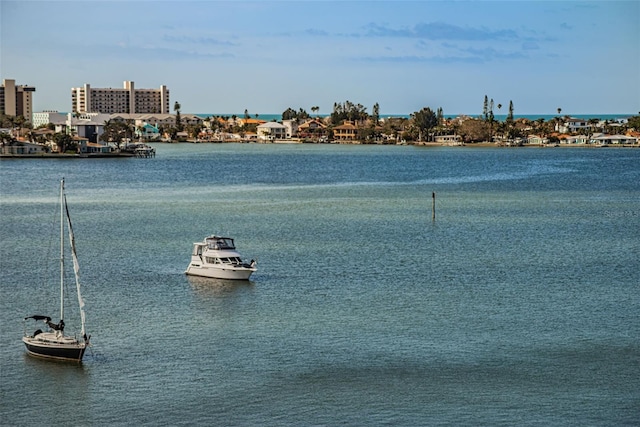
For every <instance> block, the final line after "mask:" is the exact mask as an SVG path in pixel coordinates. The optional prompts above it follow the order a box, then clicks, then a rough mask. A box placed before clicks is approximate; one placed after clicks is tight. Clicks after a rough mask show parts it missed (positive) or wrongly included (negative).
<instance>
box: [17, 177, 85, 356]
mask: <svg viewBox="0 0 640 427" xmlns="http://www.w3.org/2000/svg"><path fill="white" fill-rule="evenodd" d="M65 217H66V221H65ZM65 222H66V224H67V230H68V234H69V244H70V247H71V255H72V259H73V270H74V273H75V277H76V280H75V281H76V292H77V294H78V305H79V306H80V321H81V331H80V334H81V338H80V339H78V338H77V337H76V336H72V335H65V333H64V327H65V324H64V292H65V286H64V265H65V258H64V254H65V250H64V248H65V238H64V235H65V232H64V231H65V230H64V229H65V226H64V224H65ZM79 273H80V266H79V264H78V257H77V255H76V245H75V239H74V236H73V228H72V227H71V217H70V216H69V208H68V207H67V198H66V196H65V191H64V178H63V179H62V180H61V181H60V321H59V322H58V323H53V322H52V321H51V317H50V316H43V315H39V314H36V315H33V316H28V317H25V321H26V320H27V319H33V320H35V321H36V322H40V321H42V322H43V323H44V325H45V326H44V327H46V328H47V330H46V331H42V329H37V330H36V331H35V332H34V333H33V334H32V335H27V334H26V332H25V336H24V337H22V342H24V344H25V346H26V347H27V353H28V354H30V355H32V356H37V357H43V358H46V359H57V360H67V361H77V362H82V357H83V356H84V352H85V350H86V348H87V347H88V346H89V340H90V338H91V336H87V333H86V331H85V313H84V301H83V299H82V295H81V294H80V278H79Z"/></svg>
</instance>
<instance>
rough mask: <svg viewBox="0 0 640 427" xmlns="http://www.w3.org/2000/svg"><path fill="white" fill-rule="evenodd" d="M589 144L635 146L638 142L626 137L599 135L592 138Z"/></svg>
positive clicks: (635, 139)
mask: <svg viewBox="0 0 640 427" xmlns="http://www.w3.org/2000/svg"><path fill="white" fill-rule="evenodd" d="M590 142H591V143H592V144H597V145H632V144H637V143H638V140H637V138H634V137H631V136H627V135H600V136H596V137H592V138H591V141H590Z"/></svg>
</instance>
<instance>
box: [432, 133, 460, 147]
mask: <svg viewBox="0 0 640 427" xmlns="http://www.w3.org/2000/svg"><path fill="white" fill-rule="evenodd" d="M436 142H439V143H441V144H449V145H462V138H461V137H460V135H436Z"/></svg>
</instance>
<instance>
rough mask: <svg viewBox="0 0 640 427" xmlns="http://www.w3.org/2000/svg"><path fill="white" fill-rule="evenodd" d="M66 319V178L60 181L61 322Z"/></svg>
mask: <svg viewBox="0 0 640 427" xmlns="http://www.w3.org/2000/svg"><path fill="white" fill-rule="evenodd" d="M63 319H64V178H62V180H60V320H63Z"/></svg>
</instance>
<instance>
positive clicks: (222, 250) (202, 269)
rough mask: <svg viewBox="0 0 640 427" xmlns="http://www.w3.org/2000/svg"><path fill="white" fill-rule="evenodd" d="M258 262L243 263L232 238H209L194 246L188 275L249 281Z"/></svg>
mask: <svg viewBox="0 0 640 427" xmlns="http://www.w3.org/2000/svg"><path fill="white" fill-rule="evenodd" d="M256 270H257V268H256V262H255V261H254V260H251V262H250V263H246V262H244V261H242V258H241V257H240V254H239V253H238V252H237V251H236V246H235V244H234V241H233V239H232V238H230V237H221V236H215V235H213V236H209V237H207V238H206V239H204V241H202V242H197V243H194V244H193V251H192V252H191V262H190V263H189V266H188V267H187V271H185V273H186V274H189V275H192V276H202V277H211V278H215V279H232V280H248V279H249V277H251V274H252V273H253V272H254V271H256Z"/></svg>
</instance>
